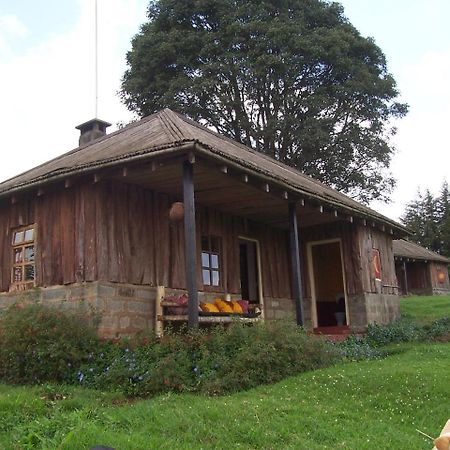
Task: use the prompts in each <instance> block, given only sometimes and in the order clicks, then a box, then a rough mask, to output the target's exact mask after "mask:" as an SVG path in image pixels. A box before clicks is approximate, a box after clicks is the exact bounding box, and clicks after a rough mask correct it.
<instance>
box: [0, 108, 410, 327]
mask: <svg viewBox="0 0 450 450" xmlns="http://www.w3.org/2000/svg"><path fill="white" fill-rule="evenodd" d="M108 125H109V124H107V123H106V122H103V121H99V120H97V119H94V120H92V121H90V122H87V123H86V124H83V125H81V126H79V127H78V128H79V129H80V131H81V137H80V146H79V147H78V148H76V149H74V150H72V151H70V152H68V153H65V154H63V155H62V156H60V157H58V158H55V159H53V160H51V161H49V162H47V163H45V164H42V165H40V166H38V167H36V168H34V169H32V170H30V171H28V172H26V173H24V174H21V175H19V176H17V177H15V178H12V179H10V180H7V181H5V182H3V183H1V184H0V236H2V240H1V243H0V255H1V256H0V257H1V260H2V264H1V267H0V291H1V294H0V306H3V307H5V306H8V305H11V304H12V303H14V302H17V301H20V300H22V299H28V300H29V301H40V302H42V303H44V304H49V305H53V304H56V305H61V307H67V308H73V307H79V306H82V305H84V306H83V307H87V306H86V305H88V306H90V307H92V308H94V309H95V310H97V311H98V312H100V313H101V315H102V320H101V324H100V333H101V334H102V335H104V336H115V335H127V334H128V335H129V334H132V333H135V332H138V331H140V330H145V329H154V328H155V326H158V324H160V322H161V320H163V321H164V320H165V319H167V320H169V319H170V317H166V318H164V317H163V318H162V319H161V317H160V315H161V300H162V297H164V296H165V297H167V296H170V295H174V294H176V295H178V294H180V293H187V294H188V296H189V302H188V314H184V315H183V314H181V315H178V316H177V320H181V321H182V320H188V322H189V325H190V326H194V327H195V326H197V324H198V323H199V322H200V323H202V322H208V321H210V320H211V318H208V317H203V316H201V315H199V312H198V302H199V301H205V302H209V301H211V300H213V299H214V298H217V297H220V298H230V299H246V300H248V301H249V302H250V303H251V304H254V305H259V307H260V308H261V311H262V314H261V316H260V319H261V320H272V319H279V318H283V317H286V316H288V317H292V318H293V320H297V322H298V323H299V324H304V325H305V326H307V327H310V328H316V329H322V330H325V331H326V330H327V327H336V326H340V327H344V328H345V327H346V328H347V329H348V328H350V329H352V330H355V331H361V330H364V329H365V327H366V326H367V324H368V323H370V322H379V323H385V322H388V321H391V320H393V319H395V318H396V317H397V316H398V314H399V302H398V286H397V279H396V274H395V265H394V253H393V250H392V241H393V239H399V238H401V237H403V236H405V235H406V234H407V231H406V230H405V228H404V227H403V226H402V225H400V224H398V223H396V222H394V221H392V220H390V219H388V218H386V217H384V216H382V215H380V214H379V213H377V212H376V211H374V210H372V209H370V208H368V207H366V206H364V205H362V204H360V203H358V202H356V201H354V200H352V199H350V198H349V197H347V196H345V195H343V194H341V193H339V192H337V191H335V190H333V189H330V188H329V187H327V186H325V185H323V184H321V183H319V182H317V181H315V180H314V179H312V178H310V177H308V176H305V175H303V174H301V173H300V172H298V171H297V170H295V169H293V168H291V167H288V166H286V165H283V164H281V163H279V162H277V161H275V160H273V159H271V158H269V157H267V156H265V155H263V154H261V153H258V152H256V151H254V150H252V149H250V148H247V147H245V146H244V145H241V144H239V143H237V142H234V141H233V140H231V139H228V138H226V137H223V136H221V135H219V134H217V133H214V132H212V131H211V130H209V129H207V128H205V127H203V126H201V125H200V124H198V123H196V122H193V121H191V120H189V119H187V118H186V117H184V116H181V115H179V114H177V113H175V112H173V111H171V110H168V109H166V110H164V111H161V112H159V113H156V114H153V115H151V116H149V117H146V118H144V119H142V120H140V121H139V122H136V123H133V124H131V125H129V126H127V127H125V128H123V129H121V130H119V131H116V132H114V133H111V134H106V127H107V126H108ZM92 139H94V140H92ZM180 202H181V203H182V205H181V209H182V210H184V211H182V214H181V215H180V214H178V216H179V217H176V216H177V214H176V208H177V207H178V208H179V209H180ZM171 211H172V213H174V214H172V213H170V212H171ZM180 219H182V220H180ZM158 316H159V317H158ZM158 319H161V320H159V321H158ZM223 320H225V319H223Z"/></svg>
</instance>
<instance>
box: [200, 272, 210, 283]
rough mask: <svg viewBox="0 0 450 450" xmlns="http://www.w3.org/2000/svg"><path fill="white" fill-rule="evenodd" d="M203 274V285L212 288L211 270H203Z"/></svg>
mask: <svg viewBox="0 0 450 450" xmlns="http://www.w3.org/2000/svg"><path fill="white" fill-rule="evenodd" d="M202 273H203V284H205V285H207V286H211V276H210V272H209V270H202Z"/></svg>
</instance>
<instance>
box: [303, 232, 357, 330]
mask: <svg viewBox="0 0 450 450" xmlns="http://www.w3.org/2000/svg"><path fill="white" fill-rule="evenodd" d="M308 260H309V261H308V263H309V267H310V283H311V294H312V308H313V321H314V326H315V327H335V326H345V325H349V321H348V305H347V295H346V292H345V275H344V270H343V262H342V249H341V242H340V240H330V241H319V242H311V243H309V244H308Z"/></svg>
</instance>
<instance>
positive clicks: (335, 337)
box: [313, 325, 350, 342]
mask: <svg viewBox="0 0 450 450" xmlns="http://www.w3.org/2000/svg"><path fill="white" fill-rule="evenodd" d="M313 333H314V334H318V335H322V336H326V337H327V339H330V340H332V341H334V342H341V341H345V340H346V339H347V337H348V336H349V335H350V327H349V326H348V325H341V326H333V327H317V328H314V329H313Z"/></svg>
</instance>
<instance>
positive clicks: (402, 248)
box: [394, 239, 450, 264]
mask: <svg viewBox="0 0 450 450" xmlns="http://www.w3.org/2000/svg"><path fill="white" fill-rule="evenodd" d="M394 256H395V257H396V258H408V259H419V260H424V261H439V262H443V263H446V264H450V259H449V258H446V257H445V256H442V255H439V254H438V253H435V252H433V251H431V250H428V249H427V248H425V247H422V246H420V245H418V244H415V243H414V242H410V241H407V240H405V239H398V240H395V241H394Z"/></svg>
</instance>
